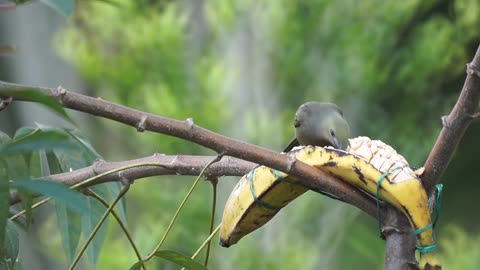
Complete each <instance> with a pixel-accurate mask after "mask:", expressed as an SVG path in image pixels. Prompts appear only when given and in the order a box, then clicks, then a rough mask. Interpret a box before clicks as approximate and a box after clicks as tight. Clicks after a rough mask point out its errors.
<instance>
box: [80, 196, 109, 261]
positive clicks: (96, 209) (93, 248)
mask: <svg viewBox="0 0 480 270" xmlns="http://www.w3.org/2000/svg"><path fill="white" fill-rule="evenodd" d="M97 191H98V190H97ZM100 196H102V195H101V194H100ZM102 197H103V196H102ZM87 199H88V200H87V202H88V204H89V207H90V209H91V210H90V215H84V216H82V231H83V235H84V237H85V239H87V238H88V236H89V235H90V234H91V232H92V231H93V229H94V228H95V226H96V225H97V223H98V222H99V221H100V218H101V217H102V216H103V214H104V213H105V210H106V209H105V206H104V205H103V204H101V203H99V202H98V201H97V200H96V199H94V198H91V197H89V198H87ZM107 228H108V219H106V220H105V222H104V223H103V224H102V227H100V230H98V232H97V234H96V235H95V237H94V238H93V240H92V242H91V243H90V245H89V246H88V248H87V256H88V259H89V261H90V264H91V267H92V268H93V269H95V268H96V267H95V266H96V264H97V259H98V256H99V255H100V250H101V249H102V245H103V241H104V240H105V236H106V234H107Z"/></svg>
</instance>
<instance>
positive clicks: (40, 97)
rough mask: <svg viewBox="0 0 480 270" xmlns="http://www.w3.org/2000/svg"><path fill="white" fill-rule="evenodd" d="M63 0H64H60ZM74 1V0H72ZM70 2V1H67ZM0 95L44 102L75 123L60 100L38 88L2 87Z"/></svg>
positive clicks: (49, 107)
mask: <svg viewBox="0 0 480 270" xmlns="http://www.w3.org/2000/svg"><path fill="white" fill-rule="evenodd" d="M60 1H63V0H60ZM71 1H73V0H71ZM65 2H68V1H65ZM0 95H1V96H15V97H17V98H20V99H25V100H29V101H32V102H36V103H39V104H42V105H44V106H46V107H47V108H48V109H50V110H51V111H53V112H54V113H55V114H57V115H59V116H60V117H62V118H63V119H65V120H66V121H68V122H70V123H72V124H74V122H73V120H72V119H71V118H70V116H68V114H67V111H65V108H64V107H63V106H62V104H61V103H60V102H58V101H57V100H56V99H54V98H53V97H50V96H47V95H45V94H44V93H42V92H39V91H38V90H36V89H31V88H23V89H8V88H4V89H0Z"/></svg>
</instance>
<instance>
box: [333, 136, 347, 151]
mask: <svg viewBox="0 0 480 270" xmlns="http://www.w3.org/2000/svg"><path fill="white" fill-rule="evenodd" d="M332 144H333V147H335V148H336V149H340V150H347V147H348V141H347V143H346V144H343V143H342V142H340V141H339V140H338V139H337V138H336V137H335V138H333V140H332Z"/></svg>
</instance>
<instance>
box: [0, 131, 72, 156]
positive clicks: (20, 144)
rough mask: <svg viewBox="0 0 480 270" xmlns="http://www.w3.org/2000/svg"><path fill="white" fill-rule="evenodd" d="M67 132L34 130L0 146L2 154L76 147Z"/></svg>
mask: <svg viewBox="0 0 480 270" xmlns="http://www.w3.org/2000/svg"><path fill="white" fill-rule="evenodd" d="M75 147H76V145H75V144H74V143H72V142H71V141H70V138H69V136H68V135H67V134H65V133H62V132H59V131H55V130H49V131H42V130H39V129H36V130H34V131H33V132H31V133H30V134H28V135H24V136H21V137H19V138H18V139H14V140H11V141H9V142H7V143H5V144H3V145H2V146H1V147H0V155H11V154H24V153H30V152H32V151H35V150H39V149H56V148H75Z"/></svg>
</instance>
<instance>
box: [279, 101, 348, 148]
mask: <svg viewBox="0 0 480 270" xmlns="http://www.w3.org/2000/svg"><path fill="white" fill-rule="evenodd" d="M294 127H295V139H294V140H293V141H292V142H291V143H290V144H289V145H288V146H287V147H286V148H285V150H284V152H288V151H290V150H292V148H293V147H295V146H299V145H314V146H322V147H323V146H333V147H334V148H337V149H342V150H345V149H347V146H348V145H349V143H348V137H349V136H350V128H349V126H348V123H347V121H346V120H345V118H344V117H343V112H342V110H341V109H340V107H338V106H337V105H336V104H333V103H326V102H315V101H311V102H307V103H304V104H302V105H301V106H300V107H299V108H298V110H297V112H296V114H295V121H294Z"/></svg>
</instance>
